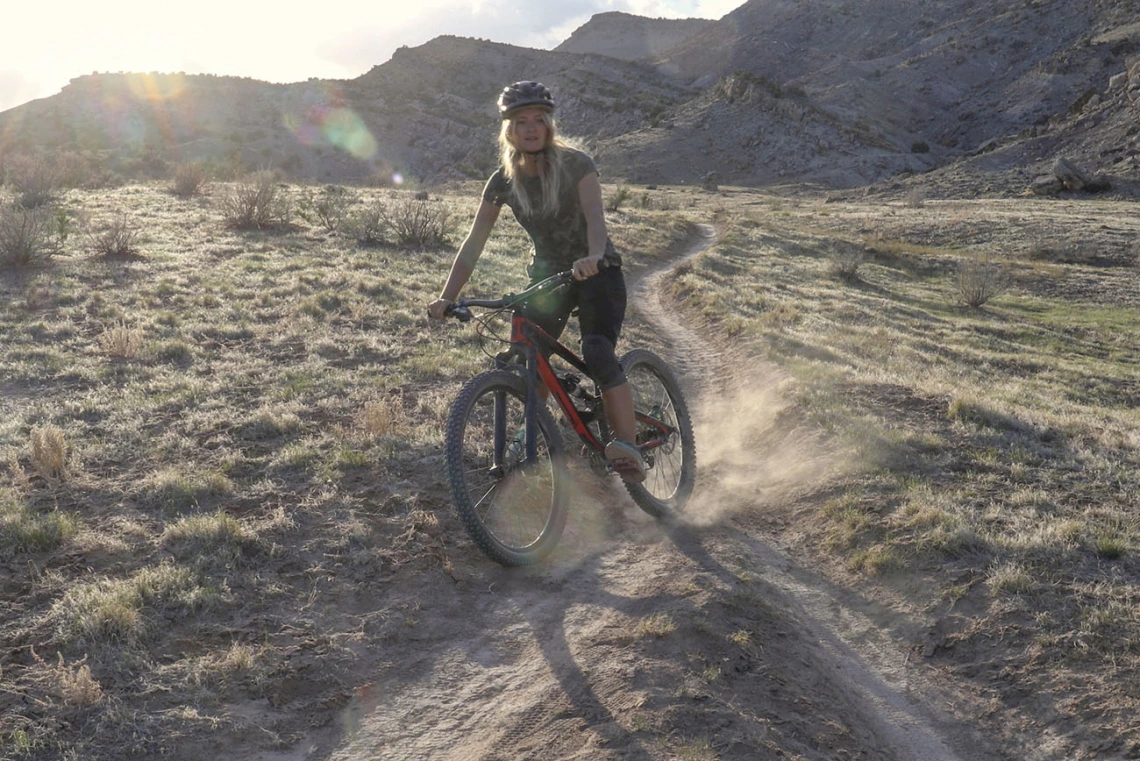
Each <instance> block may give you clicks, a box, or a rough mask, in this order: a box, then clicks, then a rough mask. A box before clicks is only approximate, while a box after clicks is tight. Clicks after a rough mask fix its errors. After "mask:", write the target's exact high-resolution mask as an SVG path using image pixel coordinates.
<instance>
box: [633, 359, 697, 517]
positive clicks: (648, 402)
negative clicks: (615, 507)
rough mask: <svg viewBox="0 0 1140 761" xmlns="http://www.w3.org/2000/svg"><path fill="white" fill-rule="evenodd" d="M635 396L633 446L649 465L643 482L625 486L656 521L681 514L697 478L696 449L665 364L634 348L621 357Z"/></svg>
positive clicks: (682, 400) (685, 409)
mask: <svg viewBox="0 0 1140 761" xmlns="http://www.w3.org/2000/svg"><path fill="white" fill-rule="evenodd" d="M621 366H622V368H623V369H624V370H625V376H626V378H627V379H628V380H629V385H630V389H631V390H632V391H633V404H634V410H635V413H634V414H635V415H636V418H637V443H638V444H639V445H645V444H647V443H656V444H657V445H656V446H652V447H651V448H649V449H647V450H645V452H644V454H645V461H646V465H647V466H648V470H647V472H646V476H645V481H644V482H643V483H640V484H638V483H633V482H631V481H626V482H625V488H626V489H627V490H628V491H629V495H630V496H631V497H633V501H634V502H636V503H637V505H638V507H640V508H641V509H642V510H644V511H645V512H647V513H649V514H650V515H652V516H654V517H655V518H664V517H668V516H673V515H676V514H678V513H680V512H681V511H682V510H683V509H684V507H685V503H686V502H688V500H689V496H690V495H691V494H692V493H693V486H694V485H695V484H696V479H697V446H696V440H695V439H694V437H693V423H692V420H691V419H690V417H689V407H688V405H687V404H686V403H685V398H684V396H683V395H682V394H681V386H680V384H679V383H678V382H677V379H676V377H675V376H674V375H673V371H672V370H670V369H669V366H668V365H667V364H665V361H664V360H663V359H661V358H660V357H658V356H657V355H656V354H654V353H653V352H651V351H646V350H645V349H634V350H633V351H630V352H628V353H626V355H625V356H623V357H622V358H621Z"/></svg>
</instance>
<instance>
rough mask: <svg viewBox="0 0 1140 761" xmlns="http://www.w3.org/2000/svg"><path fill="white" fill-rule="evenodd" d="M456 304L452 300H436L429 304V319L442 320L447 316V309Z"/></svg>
mask: <svg viewBox="0 0 1140 761" xmlns="http://www.w3.org/2000/svg"><path fill="white" fill-rule="evenodd" d="M453 303H454V302H453V301H451V299H436V300H435V301H433V302H431V303H430V304H428V308H427V313H428V317H430V318H431V319H433V320H442V319H443V318H444V317H446V316H447V308H448V307H449V306H451V305H452V304H453Z"/></svg>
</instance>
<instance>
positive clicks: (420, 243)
mask: <svg viewBox="0 0 1140 761" xmlns="http://www.w3.org/2000/svg"><path fill="white" fill-rule="evenodd" d="M378 208H379V213H380V219H381V222H382V224H383V226H384V227H385V228H386V229H387V230H388V231H389V232H391V233H392V235H393V237H394V238H395V239H396V242H397V243H398V244H400V245H401V246H412V247H417V248H435V247H442V246H447V245H448V244H449V240H448V238H449V236H450V232H451V215H450V214H449V213H448V209H447V207H446V206H445V205H444V204H442V203H433V202H431V201H429V200H426V199H423V198H415V197H411V198H409V197H408V196H402V197H400V198H399V199H397V200H396V201H395V202H394V203H391V204H384V205H380V206H379V207H378Z"/></svg>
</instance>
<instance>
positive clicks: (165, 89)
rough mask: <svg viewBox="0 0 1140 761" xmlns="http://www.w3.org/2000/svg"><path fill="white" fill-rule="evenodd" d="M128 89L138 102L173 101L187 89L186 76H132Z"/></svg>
mask: <svg viewBox="0 0 1140 761" xmlns="http://www.w3.org/2000/svg"><path fill="white" fill-rule="evenodd" d="M127 87H128V89H129V90H130V91H131V94H132V95H134V96H135V98H137V99H138V100H145V101H151V102H155V101H164V100H173V99H175V98H177V97H178V96H179V95H181V94H182V93H183V91H184V90H185V89H186V76H185V75H184V74H130V75H128V76H127Z"/></svg>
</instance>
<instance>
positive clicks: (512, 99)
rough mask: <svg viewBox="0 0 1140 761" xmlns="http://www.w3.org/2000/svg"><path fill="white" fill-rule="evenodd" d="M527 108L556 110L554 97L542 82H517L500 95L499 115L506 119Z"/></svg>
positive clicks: (505, 88)
mask: <svg viewBox="0 0 1140 761" xmlns="http://www.w3.org/2000/svg"><path fill="white" fill-rule="evenodd" d="M526 106H545V107H546V108H549V109H550V110H551V111H553V110H554V95H552V94H551V92H550V90H549V88H547V86H546V85H544V84H543V83H542V82H515V83H514V84H513V85H507V86H506V87H504V88H503V91H502V92H501V93H499V115H500V116H502V117H503V118H504V119H505V118H507V115H508V114H510V113H511V112H512V111H515V110H517V109H520V108H524V107H526Z"/></svg>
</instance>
